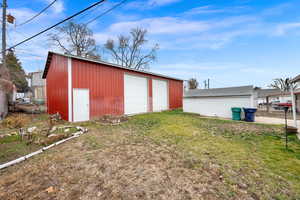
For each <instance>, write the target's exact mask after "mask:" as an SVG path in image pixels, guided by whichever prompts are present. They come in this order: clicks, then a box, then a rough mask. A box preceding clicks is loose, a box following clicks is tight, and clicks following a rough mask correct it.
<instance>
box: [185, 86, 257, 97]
mask: <svg viewBox="0 0 300 200" xmlns="http://www.w3.org/2000/svg"><path fill="white" fill-rule="evenodd" d="M253 91H254V88H253V86H252V85H247V86H239V87H226V88H212V89H193V90H188V91H185V93H184V97H186V98H191V97H223V96H250V95H252V94H253Z"/></svg>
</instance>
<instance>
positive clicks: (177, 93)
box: [169, 80, 183, 109]
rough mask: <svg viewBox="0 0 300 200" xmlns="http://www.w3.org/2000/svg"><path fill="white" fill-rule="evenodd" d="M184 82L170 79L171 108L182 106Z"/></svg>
mask: <svg viewBox="0 0 300 200" xmlns="http://www.w3.org/2000/svg"><path fill="white" fill-rule="evenodd" d="M182 97H183V82H182V81H177V80H169V106H170V109H176V108H182Z"/></svg>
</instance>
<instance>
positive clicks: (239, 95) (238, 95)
mask: <svg viewBox="0 0 300 200" xmlns="http://www.w3.org/2000/svg"><path fill="white" fill-rule="evenodd" d="M251 95H252V94H233V95H210V96H204V95H203V96H197V95H195V96H184V97H183V98H210V97H241V96H243V97H248V96H251Z"/></svg>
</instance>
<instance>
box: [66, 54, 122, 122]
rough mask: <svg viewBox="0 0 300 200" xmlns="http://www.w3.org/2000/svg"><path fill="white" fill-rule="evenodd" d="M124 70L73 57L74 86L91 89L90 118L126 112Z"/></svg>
mask: <svg viewBox="0 0 300 200" xmlns="http://www.w3.org/2000/svg"><path fill="white" fill-rule="evenodd" d="M123 74H124V73H123V71H122V70H118V69H115V68H113V67H108V66H105V65H101V64H96V63H91V62H86V61H81V60H77V59H72V85H73V88H87V89H89V90H90V118H93V117H98V116H101V115H105V114H112V115H122V114H123V113H124V76H123Z"/></svg>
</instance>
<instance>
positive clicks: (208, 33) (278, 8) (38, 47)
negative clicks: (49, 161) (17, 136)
mask: <svg viewBox="0 0 300 200" xmlns="http://www.w3.org/2000/svg"><path fill="white" fill-rule="evenodd" d="M51 1H52V0H31V1H20V0H9V1H8V6H9V13H11V14H12V15H14V16H15V17H16V19H17V20H16V24H20V23H21V22H23V21H24V20H26V19H28V18H29V17H31V16H32V15H34V14H35V13H37V12H38V11H39V10H41V9H42V8H43V7H45V6H46V5H47V4H49V2H51ZM94 2H95V1H92V0H76V1H74V0H73V1H72V0H59V1H58V2H57V3H55V5H54V6H53V7H52V8H51V9H49V10H48V11H47V12H46V13H44V14H43V15H41V16H40V17H38V18H36V19H35V20H34V21H32V23H29V24H27V25H24V26H20V27H18V26H14V25H9V28H8V36H9V37H8V44H9V45H12V44H14V43H16V42H17V41H20V40H22V39H23V38H25V37H27V36H30V35H31V34H33V33H36V32H38V31H39V30H42V29H43V28H46V27H48V26H49V25H52V24H54V23H55V22H58V21H59V20H61V19H63V18H65V17H66V16H69V15H71V14H73V13H75V12H76V11H79V10H81V9H83V8H85V7H87V6H88V5H90V4H92V3H94ZM116 2H118V1H116V0H111V1H110V0H108V1H107V2H106V3H104V4H103V5H102V6H98V7H97V8H95V9H93V10H91V11H89V12H88V13H87V14H83V15H82V16H80V17H77V18H75V21H76V22H79V23H85V22H87V21H89V20H90V19H92V18H93V17H95V16H97V15H98V14H100V13H101V12H103V10H105V9H108V8H110V7H111V6H113V5H114V3H116ZM299 7H300V1H299V0H297V1H296V0H291V1H283V0H281V1H279V0H272V1H270V0H230V1H229V0H189V1H188V0H185V1H184V0H143V1H142V0H128V2H127V4H125V5H123V6H122V7H121V8H118V9H116V10H114V11H113V12H112V13H110V14H108V15H106V16H105V17H103V18H100V19H99V20H97V21H95V22H93V23H91V24H90V25H89V28H91V29H92V30H93V32H94V36H95V38H96V41H97V43H98V44H99V45H103V44H104V42H105V41H106V40H107V39H108V38H111V39H114V38H116V37H117V36H118V35H119V34H127V33H128V32H129V30H130V29H131V28H134V27H143V28H146V29H147V30H148V32H149V34H148V38H149V43H148V47H150V46H151V45H154V44H155V43H158V44H159V45H160V49H159V51H158V59H157V61H156V62H155V63H153V64H152V65H151V68H150V71H154V72H158V73H162V74H165V75H170V76H175V77H178V78H182V79H189V78H197V79H198V80H199V82H200V86H202V87H203V81H204V80H205V79H207V78H210V79H211V87H226V86H238V85H255V86H260V87H266V86H267V85H269V84H270V83H271V81H272V79H274V78H278V77H293V76H296V75H298V74H300V14H299ZM48 50H55V49H54V47H52V46H51V45H50V44H49V43H48V42H47V35H46V34H45V35H42V36H40V37H38V38H36V39H34V40H32V41H30V42H28V43H26V44H24V45H21V46H20V47H17V48H16V53H17V55H18V57H19V59H20V60H21V61H22V63H23V67H24V68H25V70H26V71H27V72H30V71H35V70H38V69H43V67H44V63H45V58H46V55H47V51H48ZM103 58H104V59H109V58H108V56H107V55H106V54H104V55H103Z"/></svg>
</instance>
